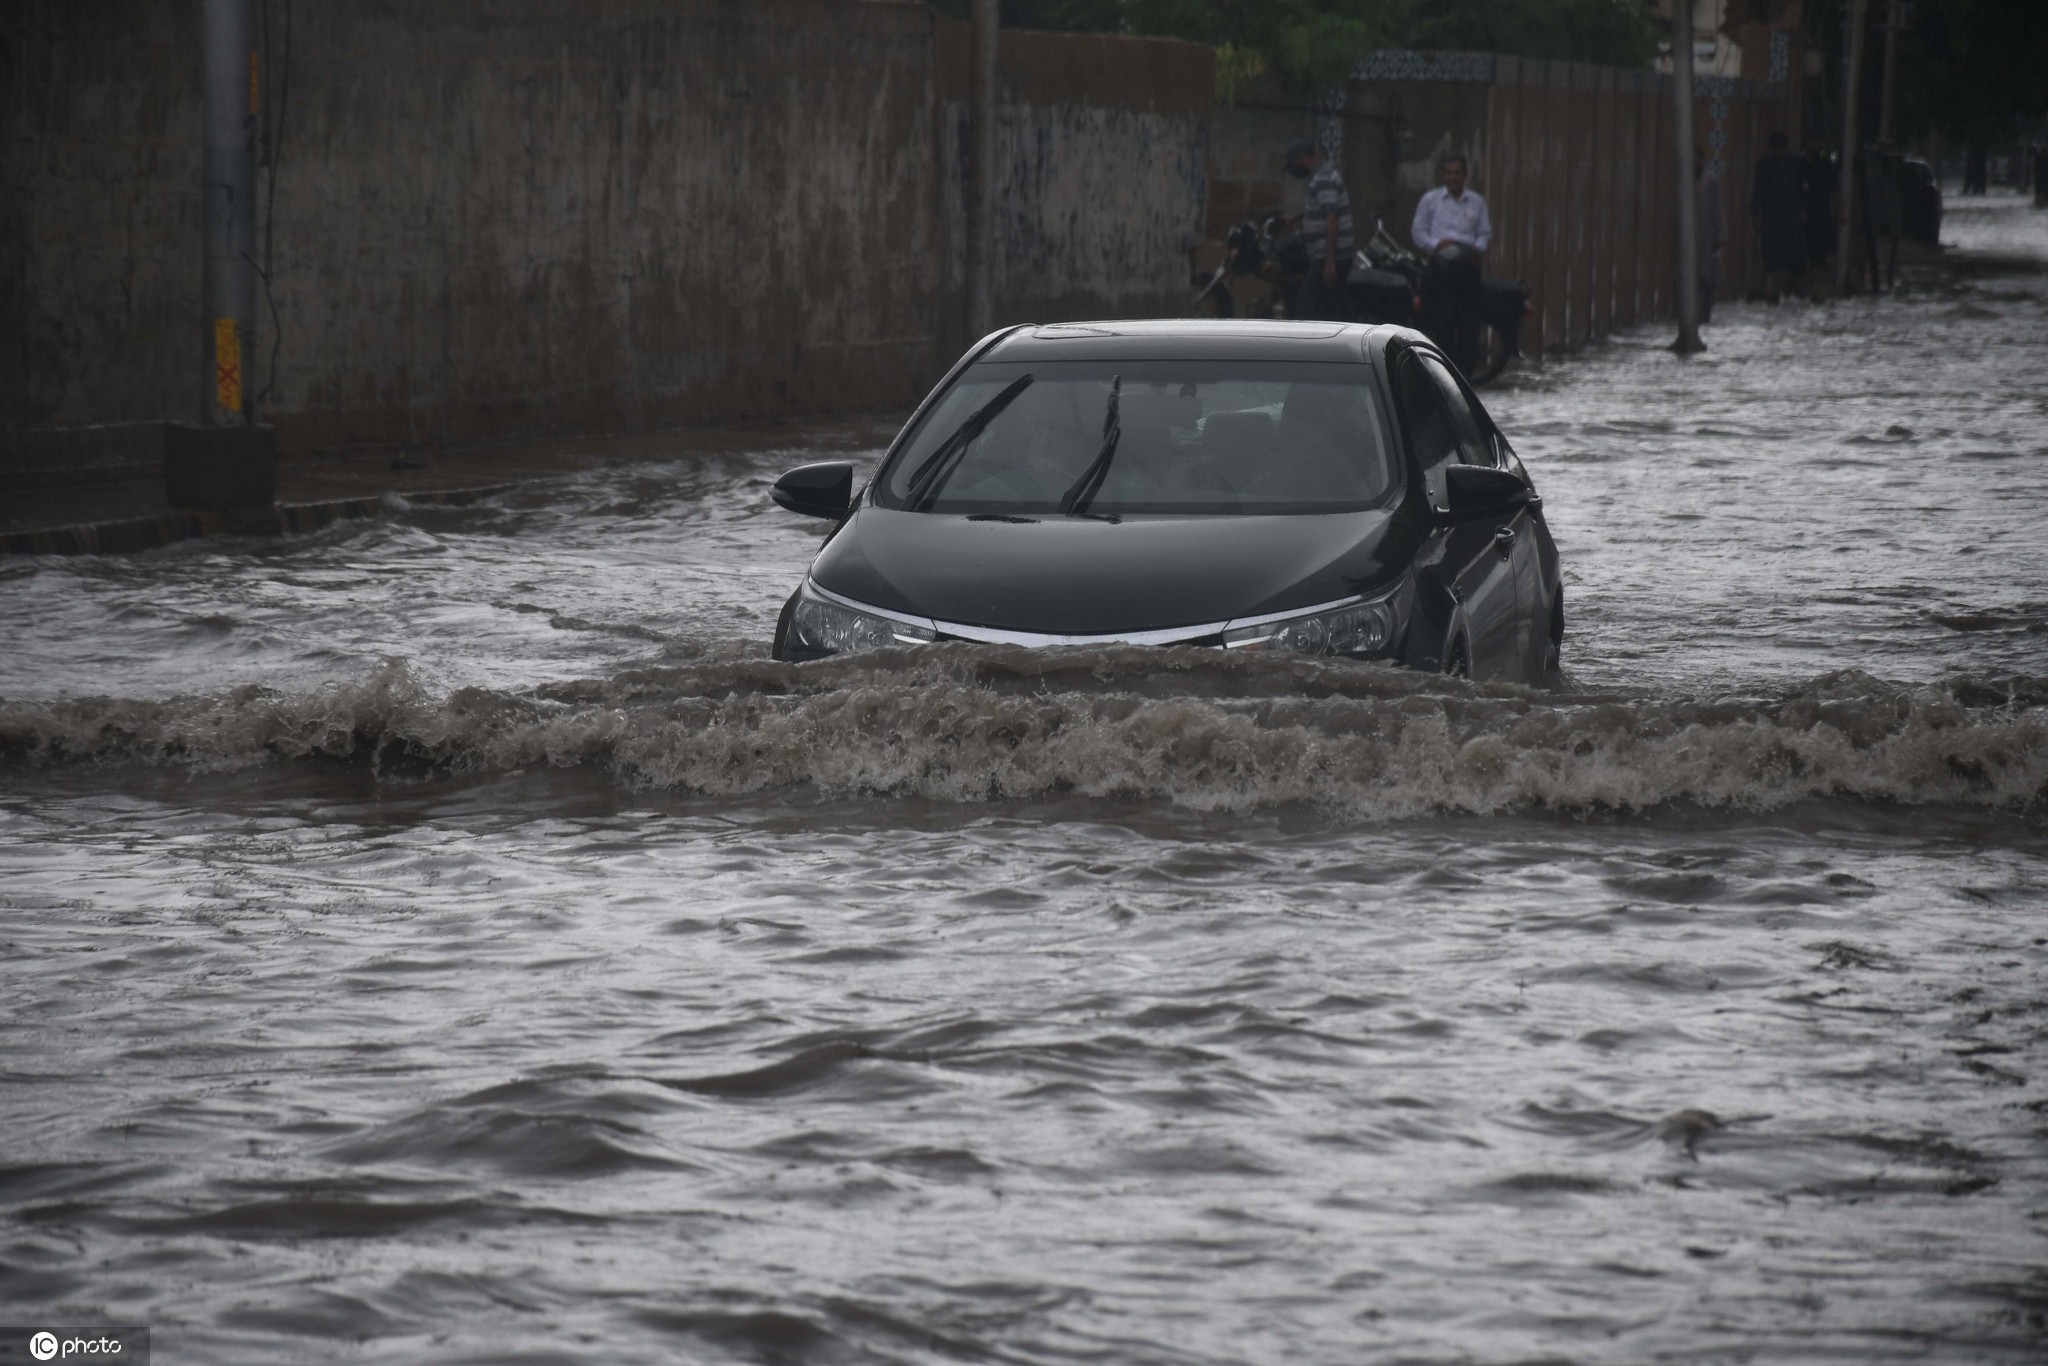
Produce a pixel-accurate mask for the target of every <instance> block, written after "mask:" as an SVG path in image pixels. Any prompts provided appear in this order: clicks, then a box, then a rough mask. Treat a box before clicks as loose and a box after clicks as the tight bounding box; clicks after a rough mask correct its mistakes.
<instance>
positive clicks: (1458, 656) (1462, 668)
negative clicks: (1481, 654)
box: [1444, 636, 1472, 678]
mask: <svg viewBox="0 0 2048 1366" xmlns="http://www.w3.org/2000/svg"><path fill="white" fill-rule="evenodd" d="M1444 673H1445V675H1446V676H1447V677H1450V678H1470V677H1472V651H1471V650H1470V649H1468V648H1467V647H1466V645H1465V637H1463V636H1452V637H1451V639H1450V641H1449V643H1447V644H1446V645H1445V646H1444Z"/></svg>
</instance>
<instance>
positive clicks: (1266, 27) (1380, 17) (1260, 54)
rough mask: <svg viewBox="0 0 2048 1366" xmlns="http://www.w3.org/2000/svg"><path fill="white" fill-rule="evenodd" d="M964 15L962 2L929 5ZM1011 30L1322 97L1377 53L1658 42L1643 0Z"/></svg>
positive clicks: (1447, 0)
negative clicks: (1061, 35) (1141, 42)
mask: <svg viewBox="0 0 2048 1366" xmlns="http://www.w3.org/2000/svg"><path fill="white" fill-rule="evenodd" d="M937 3H938V7H939V8H940V9H941V10H944V11H946V12H948V13H951V14H954V15H955V16H957V17H965V15H966V13H967V0H937ZM1002 16H1003V22H1004V23H1005V24H1006V25H1010V26H1013V27H1017V28H1038V29H1055V30H1066V31H1073V32H1091V33H1142V34H1153V35H1158V36H1162V37H1173V38H1189V39H1193V40H1194V41H1196V42H1202V43H1208V44H1210V45H1212V46H1214V47H1217V48H1219V49H1223V50H1224V52H1225V57H1226V61H1225V68H1226V69H1225V78H1226V80H1227V79H1229V78H1230V76H1231V74H1232V72H1233V70H1234V71H1235V72H1237V73H1239V74H1242V73H1246V72H1249V71H1252V70H1257V69H1265V70H1270V71H1273V72H1275V73H1277V74H1278V75H1279V76H1280V77H1281V78H1282V79H1284V80H1285V81H1286V82H1287V83H1288V84H1289V85H1290V86H1292V87H1294V88H1295V89H1296V90H1298V91H1302V92H1307V91H1312V90H1322V89H1327V88H1328V87H1329V86H1331V85H1334V84H1337V83H1338V82H1340V81H1342V80H1343V78H1344V74H1345V72H1347V71H1348V70H1349V69H1350V67H1351V63H1352V62H1353V61H1354V60H1355V59H1357V58H1359V57H1362V56H1364V55H1365V54H1366V53H1368V52H1372V51H1375V50H1377V49H1382V48H1421V49H1431V50H1439V51H1448V50H1460V51H1483V52H1504V53H1512V54H1516V55H1520V56H1527V57H1561V58H1570V59H1573V60H1577V61H1586V62H1606V63H1610V64H1615V65H1624V66H1636V65H1641V64H1643V63H1645V62H1648V61H1649V60H1650V58H1651V56H1652V55H1653V54H1654V53H1655V52H1656V45H1657V37H1658V35H1659V33H1660V32H1661V29H1660V27H1659V25H1658V22H1657V20H1656V18H1655V16H1654V11H1653V10H1651V9H1650V8H1649V6H1648V5H1647V4H1646V3H1645V2H1644V0H1003V3H1002Z"/></svg>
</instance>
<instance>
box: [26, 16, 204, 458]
mask: <svg viewBox="0 0 2048 1366" xmlns="http://www.w3.org/2000/svg"><path fill="white" fill-rule="evenodd" d="M199 82H200V46H199V6H198V5H197V4H196V3H193V4H184V3H180V4H134V3H116V2H115V0H61V3H60V2H58V0H7V3H6V4H4V5H0V426H5V427H8V428H18V427H40V426H49V425H55V424H58V423H72V422H84V421H93V422H98V423H119V422H122V421H125V420H131V419H152V418H162V417H164V416H166V415H169V414H175V415H176V416H178V417H181V418H182V417H196V416H197V415H198V411H199V403H200V399H201V397H202V394H203V392H204V390H203V387H202V386H203V385H204V384H205V383H206V381H207V379H208V378H209V377H208V376H207V375H206V373H205V364H206V357H207V354H208V353H207V352H206V351H205V350H204V349H203V348H204V346H205V344H206V342H205V338H206V335H207V334H206V331H205V327H206V324H205V322H204V319H203V317H202V314H203V309H202V307H201V302H200V233H201V229H202V228H203V226H204V224H203V219H202V214H203V211H202V207H201V204H200V198H199V179H200V163H201V161H202V159H203V156H204V152H205V147H204V142H203V139H204V134H203V131H202V129H201V127H200V119H199V113H200V88H199Z"/></svg>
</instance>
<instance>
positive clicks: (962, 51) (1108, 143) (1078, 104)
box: [938, 20, 1216, 340]
mask: <svg viewBox="0 0 2048 1366" xmlns="http://www.w3.org/2000/svg"><path fill="white" fill-rule="evenodd" d="M938 54H939V57H938V62H939V70H940V73H941V74H940V86H939V98H940V101H941V107H942V112H941V117H940V121H939V127H940V133H941V139H940V162H941V165H942V166H943V167H944V168H945V174H944V176H943V178H942V185H943V198H942V204H941V218H942V219H943V221H945V222H947V223H949V224H959V223H961V222H963V221H964V219H965V214H964V209H963V207H962V206H963V205H964V195H965V193H966V187H967V172H968V164H967V157H966V143H967V103H966V101H967V96H968V77H969V66H968V63H969V61H970V58H971V50H970V46H969V35H968V29H967V26H966V25H965V24H960V23H955V22H952V21H949V20H940V21H939V27H938ZM996 74H997V86H998V98H999V99H1000V101H1001V109H1000V112H999V115H998V118H997V121H996V180H995V185H996V188H995V199H996V213H995V224H994V231H995V250H994V279H993V281H992V286H993V288H992V293H993V296H994V299H993V302H994V312H995V319H994V320H995V322H996V323H997V324H998V325H1000V324H1004V323H1011V322H1049V321H1059V320H1063V319H1064V320H1073V319H1077V318H1104V317H1153V316H1158V315H1160V314H1167V315H1173V314H1179V313H1185V312H1186V311H1187V300H1188V289H1187V285H1186V280H1187V247H1188V245H1189V242H1190V240H1191V239H1193V238H1196V237H1199V236H1200V235H1201V231H1202V215H1203V194H1204V188H1205V185H1206V177H1205V174H1204V164H1205V161H1206V158H1207V155H1208V136H1209V118H1210V112H1211V109H1212V107H1213V105H1214V103H1215V90H1216V55H1215V52H1214V50H1213V49H1210V48H1208V47H1204V46H1202V45H1200V44H1198V43H1184V42H1177V41H1174V40H1171V39H1159V38H1126V37H1116V36H1106V35H1079V34H1051V33H1033V32H1030V31H1026V30H1014V29H1006V30H1004V32H1003V35H1002V44H1001V46H1000V48H999V49H998V60H997V73H996ZM950 247H951V251H952V253H953V254H952V255H951V256H950V259H949V263H948V271H949V278H951V279H957V280H959V281H961V282H962V284H963V285H964V281H965V274H964V271H965V252H966V242H965V239H964V237H961V236H959V235H958V234H957V233H956V234H955V236H954V237H953V238H952V240H951V242H950ZM961 336H962V339H963V340H964V339H965V338H964V332H963V333H962V334H961Z"/></svg>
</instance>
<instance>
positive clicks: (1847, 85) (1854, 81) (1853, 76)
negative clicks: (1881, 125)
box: [1835, 0, 1870, 294]
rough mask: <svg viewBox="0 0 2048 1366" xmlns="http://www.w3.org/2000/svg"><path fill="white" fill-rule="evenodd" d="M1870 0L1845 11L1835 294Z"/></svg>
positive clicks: (1845, 288)
mask: <svg viewBox="0 0 2048 1366" xmlns="http://www.w3.org/2000/svg"><path fill="white" fill-rule="evenodd" d="M1869 17H1870V0H1855V3H1854V4H1852V5H1851V6H1850V11H1849V69H1848V71H1846V72H1844V73H1843V74H1844V75H1845V76H1846V77H1847V78H1848V79H1846V80H1844V81H1843V82H1842V85H1843V87H1844V89H1845V90H1846V92H1847V93H1846V95H1845V96H1844V98H1845V99H1846V100H1847V101H1848V105H1847V107H1846V108H1845V109H1844V110H1843V111H1842V222H1841V224H1840V226H1839V228H1838V229H1837V231H1836V234H1835V293H1837V294H1847V293H1848V292H1849V238H1850V231H1849V229H1850V225H1851V224H1853V223H1854V222H1855V221H1856V160H1857V157H1856V146H1857V129H1856V116H1857V114H1858V113H1859V112H1861V110H1862V108H1863V30H1864V28H1865V26H1866V23H1867V21H1868V20H1869Z"/></svg>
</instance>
